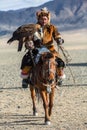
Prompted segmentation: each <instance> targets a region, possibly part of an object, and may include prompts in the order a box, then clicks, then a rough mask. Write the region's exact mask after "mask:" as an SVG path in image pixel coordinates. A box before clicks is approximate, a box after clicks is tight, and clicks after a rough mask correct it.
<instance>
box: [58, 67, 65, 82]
mask: <svg viewBox="0 0 87 130" xmlns="http://www.w3.org/2000/svg"><path fill="white" fill-rule="evenodd" d="M57 74H58V78H59V79H61V80H63V79H65V78H66V75H65V74H64V68H63V67H60V68H57Z"/></svg>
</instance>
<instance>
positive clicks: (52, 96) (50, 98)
mask: <svg viewBox="0 0 87 130" xmlns="http://www.w3.org/2000/svg"><path fill="white" fill-rule="evenodd" d="M54 89H55V88H52V90H51V93H50V94H49V116H51V114H52V107H53V101H54Z"/></svg>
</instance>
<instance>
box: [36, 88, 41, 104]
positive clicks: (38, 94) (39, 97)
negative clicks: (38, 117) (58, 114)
mask: <svg viewBox="0 0 87 130" xmlns="http://www.w3.org/2000/svg"><path fill="white" fill-rule="evenodd" d="M35 92H36V97H37V98H38V103H39V101H40V99H41V95H40V91H39V89H38V88H35Z"/></svg>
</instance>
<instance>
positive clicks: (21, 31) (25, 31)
mask: <svg viewBox="0 0 87 130" xmlns="http://www.w3.org/2000/svg"><path fill="white" fill-rule="evenodd" d="M35 31H36V26H35V24H26V25H22V26H20V27H18V28H17V29H16V30H15V31H14V32H13V35H12V37H11V38H10V39H9V40H8V41H7V43H9V44H10V43H12V42H13V41H15V40H18V41H19V43H18V51H21V49H22V46H23V43H24V39H25V38H26V37H28V36H32V35H33V34H34V32H35Z"/></svg>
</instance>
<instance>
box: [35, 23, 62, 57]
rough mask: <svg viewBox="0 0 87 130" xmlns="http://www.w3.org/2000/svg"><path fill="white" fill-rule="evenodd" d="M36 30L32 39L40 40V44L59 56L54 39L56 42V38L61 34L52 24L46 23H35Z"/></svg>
mask: <svg viewBox="0 0 87 130" xmlns="http://www.w3.org/2000/svg"><path fill="white" fill-rule="evenodd" d="M36 30H37V32H35V34H34V40H38V39H39V40H41V43H42V45H44V46H45V47H47V48H48V49H49V50H50V51H51V52H52V53H55V54H56V55H57V56H58V57H60V55H59V53H58V52H57V51H56V49H55V44H54V40H55V41H56V42H57V40H58V38H61V35H60V33H59V32H58V30H57V28H56V27H55V26H54V25H52V24H47V25H45V26H44V27H41V25H40V24H39V23H37V24H36ZM37 44H39V43H37Z"/></svg>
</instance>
